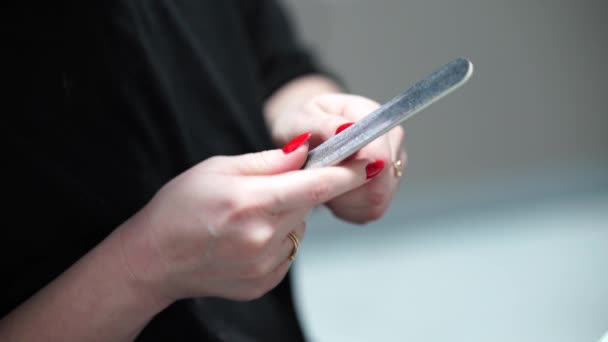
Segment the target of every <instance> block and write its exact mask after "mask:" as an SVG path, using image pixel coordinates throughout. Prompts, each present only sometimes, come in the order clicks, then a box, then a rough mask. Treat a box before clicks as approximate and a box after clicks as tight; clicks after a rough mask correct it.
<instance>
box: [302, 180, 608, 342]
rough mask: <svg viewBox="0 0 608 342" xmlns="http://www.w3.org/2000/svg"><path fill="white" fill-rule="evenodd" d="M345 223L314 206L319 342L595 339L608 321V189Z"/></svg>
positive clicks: (309, 299) (311, 290)
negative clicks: (394, 222) (410, 218)
mask: <svg viewBox="0 0 608 342" xmlns="http://www.w3.org/2000/svg"><path fill="white" fill-rule="evenodd" d="M393 210H395V209H393ZM336 222H337V221H335V220H333V219H331V218H330V217H329V215H328V214H327V213H325V212H322V213H320V214H315V216H314V217H313V218H312V220H311V222H310V223H309V232H308V234H307V237H306V240H305V241H304V244H303V246H302V249H301V252H300V254H299V256H298V261H297V264H296V265H295V269H294V274H295V283H296V291H297V300H298V307H299V310H300V313H301V314H302V317H303V323H304V325H305V327H306V329H307V331H308V335H309V337H310V338H311V341H313V342H326V341H327V342H328V341H332V342H340V341H349V342H357V341H383V342H388V341H425V342H433V341H441V342H445V341H467V342H474V341H484V342H486V341H492V342H499V341H518V342H525V341H531V342H532V341H534V342H543V341H551V342H560V341H563V342H566V341H568V342H570V341H572V342H584V341H590V342H596V341H598V337H599V336H602V334H603V333H604V332H605V331H606V330H608V193H606V192H604V193H601V194H595V195H592V194H589V195H578V196H572V195H571V196H564V197H561V198H553V199H547V200H538V201H534V202H526V203H523V202H522V203H520V204H516V205H511V206H508V207H507V206H503V207H502V209H500V208H498V209H491V210H490V209H485V210H484V211H483V212H481V211H478V212H470V213H468V214H466V213H459V214H453V215H452V216H446V217H438V218H431V219H424V220H422V219H421V220H418V221H416V222H404V224H403V225H402V226H401V227H383V226H382V224H373V225H371V226H368V227H357V226H348V225H344V224H336ZM330 225H331V226H330ZM328 230H329V232H328Z"/></svg>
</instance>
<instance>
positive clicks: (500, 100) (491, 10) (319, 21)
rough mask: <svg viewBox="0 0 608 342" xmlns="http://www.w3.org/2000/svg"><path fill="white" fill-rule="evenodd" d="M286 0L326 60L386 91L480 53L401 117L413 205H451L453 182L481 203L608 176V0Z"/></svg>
mask: <svg viewBox="0 0 608 342" xmlns="http://www.w3.org/2000/svg"><path fill="white" fill-rule="evenodd" d="M285 3H286V5H287V7H288V9H289V10H291V13H292V16H293V17H294V19H295V20H296V22H297V28H298V30H299V31H300V33H301V35H302V36H303V38H304V39H305V40H306V41H307V43H308V44H309V45H310V46H311V47H312V48H313V49H314V50H315V51H316V53H317V54H318V55H319V56H320V57H321V59H322V60H323V61H324V62H325V63H326V65H328V66H329V67H330V68H331V69H332V70H334V71H336V72H337V73H338V74H339V75H340V76H341V77H342V79H343V80H345V81H346V83H347V84H348V86H349V88H350V90H351V91H352V92H354V93H359V94H362V95H366V96H369V97H371V98H374V99H376V100H377V101H379V102H383V101H386V100H388V99H389V98H391V97H392V96H394V95H396V94H397V93H399V92H401V91H402V90H403V89H404V88H405V87H407V86H409V85H410V84H412V83H413V82H415V81H417V80H418V79H419V78H421V77H423V76H425V75H426V74H428V73H429V72H431V71H432V70H434V69H435V68H437V67H438V66H440V65H442V64H444V63H446V62H448V61H450V60H451V59H452V58H455V57H458V56H465V57H468V58H470V59H471V60H472V61H473V63H474V64H475V68H476V69H475V74H474V76H473V78H472V80H471V81H470V82H469V83H468V84H467V85H466V86H465V87H463V88H461V89H460V90H458V91H457V92H456V93H453V94H452V95H450V96H449V97H446V98H445V99H443V100H442V101H440V102H438V103H436V104H434V105H433V106H431V107H429V108H428V109H426V110H425V111H424V112H423V113H421V114H420V115H419V116H417V117H415V118H414V119H413V120H412V121H410V122H408V123H406V124H405V128H406V133H407V140H406V143H407V150H408V152H409V157H410V165H409V168H408V174H407V178H406V182H405V185H404V187H403V188H402V192H401V193H400V198H402V201H404V202H403V203H405V202H407V201H408V199H411V201H412V202H414V203H412V205H414V207H416V209H412V212H410V214H413V213H414V212H423V211H425V210H433V211H435V210H437V209H438V208H445V207H449V206H452V205H454V198H451V197H450V198H449V199H447V200H446V199H445V195H446V193H456V192H457V193H460V195H459V196H458V200H459V202H460V203H464V202H471V203H479V202H484V201H488V200H499V201H500V200H503V199H505V198H507V199H508V198H511V199H513V198H520V197H528V196H531V195H536V194H544V193H549V192H560V191H566V190H570V189H571V188H573V187H574V188H584V187H586V188H595V187H598V186H605V185H606V182H607V180H608V132H607V131H608V110H607V109H606V99H608V86H607V85H606V82H605V79H606V77H607V76H608V63H606V61H608V43H607V41H608V39H607V38H606V33H608V20H606V16H607V15H608V11H607V8H608V5H606V2H604V1H600V0H596V1H593V0H580V1H565V0H555V1H538V0H537V1H529V0H528V1H524V0H511V1H506V0H450V1H446V0H408V1H405V0H403V1H400V0H374V1H366V0H305V1H303V0H298V1H296V0H287V1H285ZM406 189H409V191H407V190H406ZM465 189H466V191H465ZM406 191H407V193H406ZM412 196H413V197H412ZM421 197H422V198H427V200H426V203H428V205H426V207H425V206H424V205H422V204H420V202H421V201H422V202H423V200H421V199H420V198H421ZM414 198H418V200H415V199H414ZM410 207H411V205H410Z"/></svg>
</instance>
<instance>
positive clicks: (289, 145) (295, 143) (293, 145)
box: [283, 132, 312, 154]
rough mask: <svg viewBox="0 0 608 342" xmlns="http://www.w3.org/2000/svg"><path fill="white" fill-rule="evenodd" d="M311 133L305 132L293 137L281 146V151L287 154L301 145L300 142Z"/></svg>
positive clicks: (303, 141)
mask: <svg viewBox="0 0 608 342" xmlns="http://www.w3.org/2000/svg"><path fill="white" fill-rule="evenodd" d="M311 135H312V133H310V132H306V133H304V134H302V135H299V136H297V137H295V138H294V139H293V140H292V141H290V142H288V143H287V144H285V146H283V152H284V153H285V154H287V153H291V152H293V151H295V150H297V149H298V147H300V146H302V144H303V143H305V142H306V141H307V140H308V138H310V136H311Z"/></svg>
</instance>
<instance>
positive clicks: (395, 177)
mask: <svg viewBox="0 0 608 342" xmlns="http://www.w3.org/2000/svg"><path fill="white" fill-rule="evenodd" d="M378 107H379V104H378V103H376V102H374V101H372V100H370V99H367V98H364V97H361V96H355V95H347V94H324V95H320V96H316V97H314V98H312V99H311V100H310V101H308V102H307V103H305V104H304V105H302V106H300V107H298V109H296V110H294V111H290V112H289V113H283V114H281V115H277V116H276V118H275V120H274V121H273V123H272V125H271V126H270V128H271V133H272V136H273V139H274V141H275V143H277V144H280V145H283V144H284V143H286V142H288V141H289V140H291V139H293V138H294V137H295V136H297V135H298V134H300V133H301V132H312V137H311V138H310V140H309V142H310V146H311V148H314V147H316V146H317V145H319V144H321V143H322V142H324V141H325V140H327V139H329V138H331V137H332V136H334V135H335V134H337V133H339V132H340V131H341V130H343V129H345V128H347V127H348V125H349V124H352V123H354V122H356V121H358V120H359V119H361V118H363V117H364V116H366V115H367V114H369V113H371V112H372V111H374V110H375V109H377V108H378ZM403 140H404V131H403V128H401V127H400V126H398V127H396V128H394V129H392V130H391V131H389V132H388V133H387V134H385V135H383V136H381V137H380V138H378V139H376V140H374V141H373V142H371V143H370V144H368V145H367V146H365V147H363V148H362V149H361V150H359V151H358V152H357V153H356V154H355V155H354V156H353V157H351V158H356V159H367V160H369V161H370V163H371V164H370V165H369V166H368V168H367V174H368V177H370V178H371V177H374V179H373V180H372V181H370V182H368V183H366V184H365V185H363V186H361V187H360V188H357V189H355V190H352V191H350V192H348V193H345V194H343V195H341V196H339V197H336V198H334V199H332V200H331V201H329V202H327V203H326V205H327V207H328V208H329V209H330V210H331V211H332V212H333V213H334V215H336V216H337V217H339V218H341V219H344V220H346V221H350V222H353V223H367V222H369V221H373V220H377V219H379V218H380V217H382V216H383V215H384V213H385V212H386V210H387V209H388V208H389V206H390V204H391V201H392V199H393V197H394V195H395V193H396V191H397V189H398V187H399V180H400V175H401V172H398V171H397V169H398V168H403V167H404V166H405V164H406V153H405V150H404V148H403ZM399 162H400V165H397V166H395V163H399Z"/></svg>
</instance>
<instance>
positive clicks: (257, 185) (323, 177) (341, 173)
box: [248, 159, 370, 212]
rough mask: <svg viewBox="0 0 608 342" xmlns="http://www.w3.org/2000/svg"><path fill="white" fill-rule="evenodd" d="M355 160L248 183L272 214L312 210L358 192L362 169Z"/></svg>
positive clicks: (361, 163) (363, 175) (362, 181)
mask: <svg viewBox="0 0 608 342" xmlns="http://www.w3.org/2000/svg"><path fill="white" fill-rule="evenodd" d="M369 162H370V161H369V160H365V159H359V160H353V161H350V162H347V163H345V164H343V165H340V166H329V167H323V168H318V169H311V170H298V171H292V172H287V173H284V174H280V175H275V176H272V177H260V178H258V179H257V180H256V181H253V182H248V185H249V186H251V187H252V188H253V189H252V190H251V192H252V193H253V194H254V195H256V197H257V198H258V200H259V202H260V203H262V204H263V206H264V207H266V208H268V209H269V210H272V211H274V212H282V211H286V210H290V209H294V208H302V207H304V208H312V207H315V206H317V205H320V204H322V203H325V202H327V201H328V200H330V199H332V198H334V197H336V196H339V195H341V194H343V193H345V192H348V191H350V190H352V189H355V188H358V187H359V186H361V185H362V184H365V183H366V181H367V176H366V165H367V164H368V163H369Z"/></svg>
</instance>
